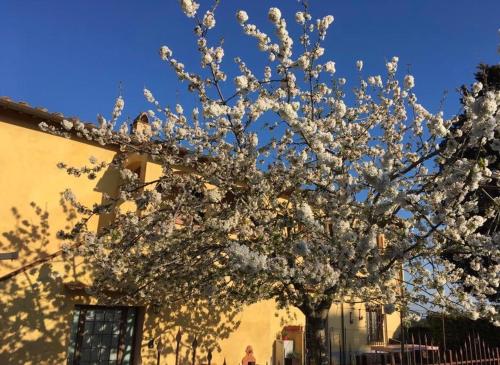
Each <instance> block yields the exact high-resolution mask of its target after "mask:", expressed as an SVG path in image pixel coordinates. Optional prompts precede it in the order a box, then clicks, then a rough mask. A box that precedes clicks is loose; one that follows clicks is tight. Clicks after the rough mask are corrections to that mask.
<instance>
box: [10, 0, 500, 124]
mask: <svg viewBox="0 0 500 365" xmlns="http://www.w3.org/2000/svg"><path fill="white" fill-rule="evenodd" d="M310 3H311V8H312V12H313V15H315V16H323V15H326V14H332V15H334V16H335V22H334V24H333V26H332V27H331V28H330V33H329V35H328V37H327V40H326V48H327V54H326V58H331V59H333V60H334V61H336V63H337V74H338V76H339V77H347V78H348V79H350V80H352V82H354V80H356V79H357V75H356V71H355V61H356V60H357V59H362V60H364V63H365V69H364V73H365V75H369V74H380V73H382V74H383V73H384V70H385V69H384V64H385V60H387V59H390V58H391V57H392V56H394V55H397V56H399V57H400V70H401V71H403V72H402V74H404V71H405V70H406V68H407V66H406V65H411V66H410V67H411V72H412V73H413V74H414V75H415V78H416V85H417V86H416V93H417V95H419V100H421V101H422V102H423V103H424V105H426V106H429V107H430V109H431V110H434V111H435V110H438V108H439V104H440V100H441V99H442V97H443V93H444V91H448V92H449V94H448V96H447V98H446V102H445V111H446V113H447V114H454V113H456V112H457V111H458V108H459V106H458V94H457V93H456V91H455V90H456V88H457V87H459V86H460V85H461V84H463V83H471V82H472V77H473V76H472V74H473V72H474V69H475V67H476V65H477V64H478V63H479V62H486V63H498V62H499V61H500V57H499V55H498V54H497V53H496V48H497V45H498V44H499V42H500V38H499V36H498V33H497V29H498V28H500V1H498V0H481V1H475V2H473V1H466V0H418V1H417V0H412V1H409V0H407V1H405V0H378V1H377V0H352V1H345V0H344V1H340V0H338V1H330V0H321V1H320V0H310ZM201 4H202V8H203V9H206V8H207V7H208V6H209V4H211V2H209V1H201ZM271 6H278V7H280V8H281V9H282V11H283V13H284V15H285V16H286V17H288V18H289V19H290V21H289V24H290V25H291V26H292V28H291V29H295V30H294V31H298V28H297V27H294V24H295V22H294V21H292V19H293V14H294V13H295V11H296V10H298V9H299V6H298V2H297V1H295V0H274V1H268V0H252V1H249V0H222V3H221V6H220V8H219V11H218V17H217V21H218V24H217V27H216V29H215V31H214V32H213V34H212V39H213V40H218V39H220V38H221V37H223V38H224V42H225V47H226V64H227V65H232V59H233V58H234V56H236V55H241V56H242V57H243V59H245V60H246V61H247V62H248V63H249V64H253V65H262V61H263V60H265V57H264V55H263V54H262V53H260V52H258V51H257V49H256V47H255V41H254V40H252V39H248V38H246V37H245V36H244V35H243V34H242V32H241V29H240V28H239V26H238V24H237V22H236V20H235V17H234V14H235V12H236V10H238V9H245V10H247V12H248V13H249V15H250V20H251V21H253V22H256V23H257V24H258V25H262V28H263V30H264V31H267V32H269V33H270V32H271V29H272V28H271V25H270V23H269V22H268V21H267V20H266V14H267V10H268V8H269V7H271ZM192 28H193V25H192V21H191V20H189V19H187V18H186V17H185V16H184V15H183V14H182V13H181V11H180V8H179V5H178V2H177V1H175V0H162V1H159V0H144V1H132V0H105V1H103V0H86V1H68V0H43V1H42V0H23V1H19V0H2V1H0V34H1V35H2V48H1V52H0V55H1V57H0V95H2V96H10V97H12V98H13V99H15V100H25V101H27V102H29V103H30V104H32V105H37V106H44V107H47V108H48V109H49V110H51V111H60V112H63V113H64V114H65V115H68V116H79V117H80V118H82V119H83V120H86V121H95V119H96V115H97V114H98V113H102V114H104V115H107V116H109V114H110V112H111V109H112V107H113V103H114V99H115V98H116V96H117V95H118V90H119V87H118V85H119V83H120V82H121V83H122V85H123V95H124V97H125V102H126V106H125V111H124V116H125V117H130V118H133V117H135V116H136V115H137V114H138V113H139V112H140V111H142V110H145V109H148V108H149V105H148V104H147V102H146V101H145V100H144V98H143V96H142V89H143V87H144V86H147V87H148V88H149V89H151V90H152V91H153V93H154V94H155V96H157V98H158V99H159V100H160V101H161V102H162V103H163V104H170V105H172V104H175V102H177V101H179V102H182V103H189V100H191V96H190V95H189V94H187V91H186V89H185V85H183V84H179V83H178V82H177V79H176V77H175V75H174V74H173V73H172V72H171V70H170V69H169V67H168V66H167V65H166V64H165V63H163V62H161V60H160V59H159V57H158V48H159V46H161V45H164V44H165V45H168V46H169V47H170V48H171V49H172V50H173V51H174V54H175V56H176V58H178V59H179V60H181V61H183V62H184V63H185V64H186V66H187V67H188V68H190V69H192V70H194V69H197V67H198V64H199V59H198V55H197V54H196V53H195V44H194V36H193V35H192V32H191V30H192ZM326 58H325V59H326ZM231 67H232V66H231ZM351 85H352V86H354V84H352V83H351ZM348 86H349V84H348Z"/></svg>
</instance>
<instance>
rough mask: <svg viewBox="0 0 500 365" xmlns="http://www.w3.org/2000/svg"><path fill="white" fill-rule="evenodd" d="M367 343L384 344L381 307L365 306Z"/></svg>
mask: <svg viewBox="0 0 500 365" xmlns="http://www.w3.org/2000/svg"><path fill="white" fill-rule="evenodd" d="M366 325H367V334H368V343H369V344H373V343H375V342H384V314H383V313H382V306H381V305H367V306H366Z"/></svg>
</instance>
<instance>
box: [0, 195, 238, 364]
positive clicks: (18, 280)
mask: <svg viewBox="0 0 500 365" xmlns="http://www.w3.org/2000/svg"><path fill="white" fill-rule="evenodd" d="M61 204H62V209H63V212H64V213H65V215H66V222H67V226H68V227H71V226H72V224H73V223H74V221H75V219H76V217H77V215H76V213H75V211H74V210H73V209H71V208H68V207H67V206H65V205H64V204H63V203H62V202H61ZM31 206H32V208H33V210H34V213H35V216H36V219H33V220H30V219H28V218H24V217H22V216H21V214H20V213H19V211H18V209H16V208H12V213H13V215H14V217H15V219H16V222H17V224H16V227H15V228H14V229H13V230H11V231H9V232H5V233H3V234H2V237H1V238H0V252H5V251H12V250H13V249H15V250H18V251H19V260H16V261H15V262H14V261H12V262H10V261H3V262H0V265H2V275H4V273H9V272H13V271H17V274H16V275H14V276H10V277H7V278H6V279H5V276H2V279H0V323H1V325H0V364H12V365H14V364H16V365H17V364H61V363H65V362H66V358H67V350H68V345H69V338H70V332H71V322H72V318H73V311H74V308H75V305H76V304H89V303H92V304H101V305H109V304H110V303H103V302H97V301H96V300H95V299H92V298H90V297H89V296H88V295H86V293H85V291H84V290H81V288H80V289H79V290H75V289H74V288H72V287H71V283H81V282H85V281H86V280H84V279H85V278H84V277H88V272H89V270H91V267H90V266H89V265H88V264H84V263H83V262H82V260H81V258H78V257H77V258H67V257H64V255H63V254H62V253H61V251H58V250H59V247H58V246H57V245H56V244H55V243H54V240H55V237H54V234H51V229H50V226H49V213H48V212H46V211H44V210H42V209H41V208H40V207H39V206H37V205H36V204H34V203H32V204H31ZM28 215H29V214H28ZM68 227H66V228H68ZM58 228H59V227H58ZM49 246H50V247H49ZM49 250H50V252H49ZM54 252H56V253H57V254H56V255H49V254H52V253H54ZM33 263H34V265H33ZM21 267H24V268H26V267H28V268H27V269H26V270H19V268H21ZM114 303H115V304H116V303H119V298H115V299H114ZM159 303H161V299H160V300H159ZM238 312H239V308H229V307H226V306H223V305H218V304H214V303H212V304H209V303H206V302H205V303H183V304H182V305H168V303H167V304H165V303H162V306H161V307H149V308H147V310H144V311H143V313H144V316H143V322H140V323H139V324H141V323H143V325H142V326H139V327H142V328H138V339H137V341H136V345H137V346H136V349H135V354H136V358H141V357H142V358H143V360H145V358H155V359H156V356H157V343H158V339H159V338H161V342H162V346H161V348H160V354H161V357H162V358H166V356H167V354H168V355H169V356H173V355H172V354H175V351H176V335H177V332H178V330H179V329H181V331H182V337H181V341H180V346H179V362H178V363H179V364H188V363H191V362H192V354H193V349H192V343H193V340H194V338H195V337H196V339H197V342H198V348H197V351H196V359H197V363H207V362H208V361H207V358H206V356H207V352H208V350H211V351H213V352H214V353H216V352H219V351H220V350H221V349H220V347H219V345H218V343H219V341H220V340H221V339H225V338H227V337H229V335H230V334H231V332H233V331H234V330H235V329H236V328H237V327H238V326H239V322H238V321H237V320H236V316H237V314H238ZM141 335H142V336H141ZM151 339H152V340H153V341H154V348H153V349H150V348H149V347H148V342H149V341H150V340H151Z"/></svg>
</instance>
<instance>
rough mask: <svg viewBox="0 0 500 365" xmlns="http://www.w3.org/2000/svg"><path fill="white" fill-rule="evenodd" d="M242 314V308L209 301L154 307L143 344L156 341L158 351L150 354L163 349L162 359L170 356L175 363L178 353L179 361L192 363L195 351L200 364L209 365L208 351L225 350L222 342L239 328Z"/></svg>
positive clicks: (169, 358) (153, 351)
mask: <svg viewBox="0 0 500 365" xmlns="http://www.w3.org/2000/svg"><path fill="white" fill-rule="evenodd" d="M238 313H239V308H231V307H229V306H227V307H226V306H221V305H217V304H213V303H212V304H209V303H207V302H204V303H200V302H198V303H184V304H183V305H181V306H179V305H171V306H169V305H167V306H163V307H161V308H159V307H156V308H155V307H150V308H149V310H148V312H147V313H146V318H145V319H144V325H143V335H142V337H143V346H144V344H145V343H147V342H149V341H150V340H153V341H154V350H152V351H151V350H150V351H149V356H151V355H153V354H157V351H159V352H160V354H161V357H162V358H164V359H167V356H168V359H167V360H168V363H175V357H176V354H177V355H178V362H177V363H178V364H192V360H193V359H192V357H193V352H194V351H195V352H196V353H195V356H196V363H198V364H207V363H208V359H207V355H208V352H209V351H211V352H212V353H213V354H215V353H219V352H221V350H222V349H221V347H220V345H219V344H220V341H221V340H224V339H227V338H228V337H229V336H230V334H231V333H232V332H233V331H235V330H236V329H237V328H238V327H239V325H240V322H239V321H238V320H237V315H238ZM177 336H179V337H177ZM195 339H196V342H195ZM159 340H160V341H159ZM178 340H179V342H178ZM159 342H161V345H160V346H159V347H158V343H159ZM177 344H178V345H177ZM193 345H195V346H193ZM194 347H196V350H195V349H194ZM143 356H144V351H143ZM222 356H224V354H222ZM165 363H166V362H165ZM212 363H213V362H212Z"/></svg>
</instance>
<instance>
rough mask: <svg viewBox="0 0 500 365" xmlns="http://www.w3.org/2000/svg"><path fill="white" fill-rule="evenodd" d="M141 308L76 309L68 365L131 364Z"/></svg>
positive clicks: (80, 307)
mask: <svg viewBox="0 0 500 365" xmlns="http://www.w3.org/2000/svg"><path fill="white" fill-rule="evenodd" d="M136 318H137V308H135V307H103V306H86V305H85V306H84V305H78V306H76V307H75V311H74V314H73V323H72V328H71V336H70V344H69V351H68V365H70V364H71V365H90V364H92V365H94V364H96V365H101V364H106V365H108V364H112V365H128V364H131V363H132V360H133V355H134V351H133V350H134V348H133V345H134V336H135V332H136Z"/></svg>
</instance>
